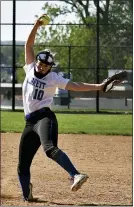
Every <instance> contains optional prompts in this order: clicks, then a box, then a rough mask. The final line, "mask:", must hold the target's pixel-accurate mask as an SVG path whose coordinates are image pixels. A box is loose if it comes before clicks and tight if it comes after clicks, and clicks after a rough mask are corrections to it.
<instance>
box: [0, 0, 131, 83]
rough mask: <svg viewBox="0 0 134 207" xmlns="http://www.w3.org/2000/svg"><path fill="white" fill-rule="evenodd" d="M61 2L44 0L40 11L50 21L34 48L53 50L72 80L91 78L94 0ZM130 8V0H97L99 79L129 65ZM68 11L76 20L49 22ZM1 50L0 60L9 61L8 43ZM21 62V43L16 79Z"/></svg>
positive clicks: (94, 55) (94, 54)
mask: <svg viewBox="0 0 134 207" xmlns="http://www.w3.org/2000/svg"><path fill="white" fill-rule="evenodd" d="M91 2H92V3H91ZM64 3H65V4H64V6H63V5H60V6H59V5H56V4H52V3H51V2H46V3H44V6H43V8H42V11H43V13H46V14H48V15H49V16H50V17H51V25H49V26H47V29H46V28H45V27H42V28H40V30H39V31H38V34H37V36H36V41H35V43H36V47H35V51H36V52H37V51H39V50H43V49H45V48H49V49H51V50H52V51H53V52H54V53H57V55H56V61H57V63H58V64H57V68H58V69H59V70H61V71H64V72H67V73H68V70H69V68H70V70H71V73H72V77H73V79H74V81H88V82H89V81H90V82H95V81H96V78H95V77H96V67H97V62H96V59H97V41H96V40H97V30H96V27H97V25H96V24H97V15H96V11H97V0H93V1H91V0H85V1H82V0H77V1H74V0H69V1H67V0H66V1H64ZM93 6H94V8H95V10H94V12H92V7H93ZM132 8H133V7H132V0H125V1H122V0H120V1H118V0H105V1H104V0H100V1H99V8H98V9H99V41H100V51H99V57H100V58H99V68H100V80H101V79H103V78H104V77H105V76H106V75H107V73H108V70H109V69H132ZM69 13H75V16H76V19H77V24H76V20H72V21H69V20H67V19H65V22H66V25H64V26H63V25H60V24H59V25H58V24H57V25H53V24H55V22H56V19H57V18H59V17H60V16H63V15H64V17H65V18H66V15H67V14H69ZM36 17H38V16H37V15H36ZM55 45H56V46H55ZM68 46H69V47H68ZM1 54H2V61H3V63H5V64H8V65H9V64H12V61H11V60H12V51H11V47H7V46H3V47H2V50H1ZM69 55H70V59H69ZM23 65H24V47H21V46H20V47H19V46H17V47H16V66H17V69H16V72H17V79H18V82H22V81H23V79H24V72H23V70H22V68H19V66H23Z"/></svg>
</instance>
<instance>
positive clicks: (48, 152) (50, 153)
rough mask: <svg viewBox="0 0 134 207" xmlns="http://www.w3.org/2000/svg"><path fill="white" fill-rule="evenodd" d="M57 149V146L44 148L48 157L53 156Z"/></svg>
mask: <svg viewBox="0 0 134 207" xmlns="http://www.w3.org/2000/svg"><path fill="white" fill-rule="evenodd" d="M58 151H59V148H58V147H52V148H50V149H48V150H46V155H47V157H49V158H53V157H54V156H55V155H56V154H57V152H58Z"/></svg>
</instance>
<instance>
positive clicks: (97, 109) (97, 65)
mask: <svg viewBox="0 0 134 207" xmlns="http://www.w3.org/2000/svg"><path fill="white" fill-rule="evenodd" d="M99 22H100V17H99V0H98V1H97V24H96V34H97V41H96V42H97V56H96V62H97V63H96V83H99V75H100V74H99V67H100V66H99V62H100V61H99V56H100V44H99V43H100V42H99V36H100V29H99ZM96 112H97V113H99V91H97V92H96Z"/></svg>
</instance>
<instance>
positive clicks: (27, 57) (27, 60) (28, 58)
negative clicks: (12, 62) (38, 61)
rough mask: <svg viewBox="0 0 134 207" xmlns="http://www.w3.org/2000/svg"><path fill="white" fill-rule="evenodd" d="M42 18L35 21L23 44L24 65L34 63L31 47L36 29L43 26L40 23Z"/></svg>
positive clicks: (42, 23)
mask: <svg viewBox="0 0 134 207" xmlns="http://www.w3.org/2000/svg"><path fill="white" fill-rule="evenodd" d="M43 16H44V15H42V16H41V17H39V18H38V19H37V21H36V22H35V24H34V26H33V28H32V30H31V32H30V34H29V36H28V38H27V40H26V43H25V63H26V64H27V65H28V64H30V63H32V62H34V61H35V55H34V49H33V46H34V41H35V36H36V33H37V30H38V28H39V27H40V26H42V25H44V22H42V21H41V18H42V17H43Z"/></svg>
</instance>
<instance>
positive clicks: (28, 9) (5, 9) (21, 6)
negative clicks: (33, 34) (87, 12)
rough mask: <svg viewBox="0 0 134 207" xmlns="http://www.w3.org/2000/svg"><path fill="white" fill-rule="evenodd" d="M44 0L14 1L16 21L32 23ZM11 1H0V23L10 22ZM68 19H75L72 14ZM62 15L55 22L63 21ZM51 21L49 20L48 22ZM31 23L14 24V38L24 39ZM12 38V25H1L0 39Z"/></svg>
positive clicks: (39, 13)
mask: <svg viewBox="0 0 134 207" xmlns="http://www.w3.org/2000/svg"><path fill="white" fill-rule="evenodd" d="M45 2H46V1H16V23H31V24H33V23H34V21H35V20H36V18H35V15H38V16H40V15H42V14H43V13H44V11H42V7H43V6H44V3H45ZM12 4H13V3H12V1H11V0H10V1H6V0H2V1H1V23H12V19H13V14H12V9H13V5H12ZM53 4H60V5H62V4H63V2H59V1H54V2H53ZM67 18H68V20H72V19H75V18H76V17H75V15H74V14H70V15H68V16H67ZM64 22H65V20H64V18H63V17H61V18H59V19H57V20H56V22H55V23H64ZM50 23H51V22H50ZM31 29H32V25H23V26H22V25H18V26H16V40H17V41H25V40H26V38H27V36H28V34H29V32H30V30H31ZM5 40H6V41H7V40H12V25H2V26H1V41H5Z"/></svg>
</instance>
